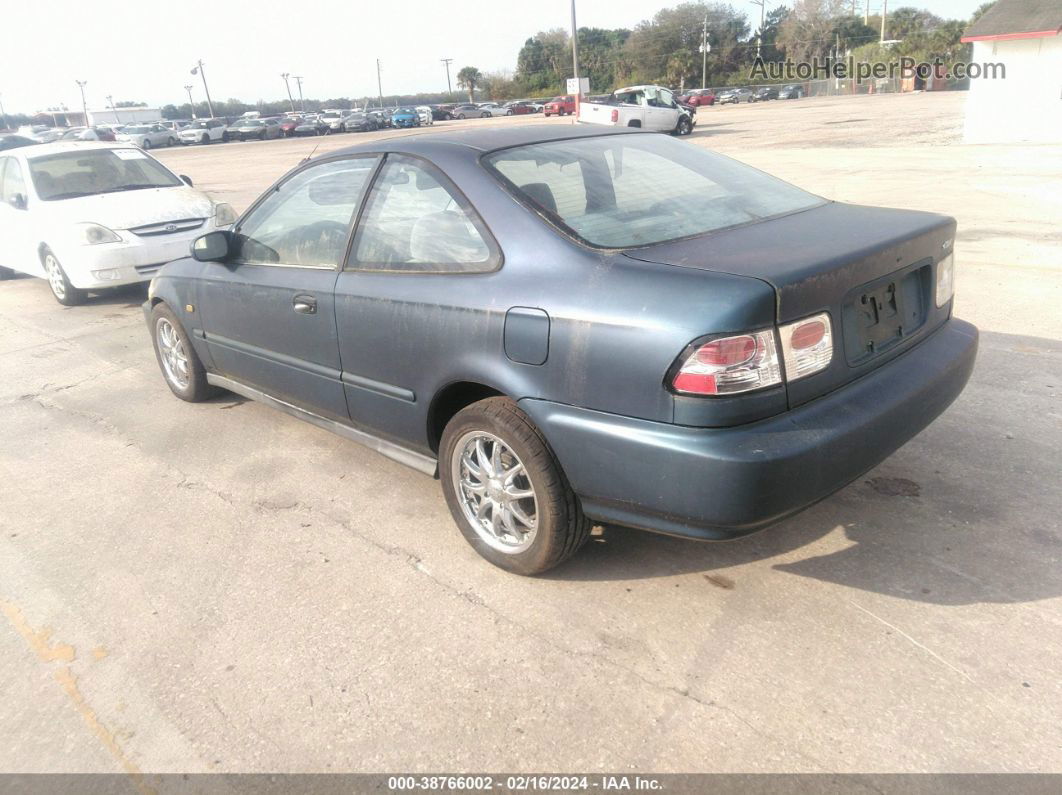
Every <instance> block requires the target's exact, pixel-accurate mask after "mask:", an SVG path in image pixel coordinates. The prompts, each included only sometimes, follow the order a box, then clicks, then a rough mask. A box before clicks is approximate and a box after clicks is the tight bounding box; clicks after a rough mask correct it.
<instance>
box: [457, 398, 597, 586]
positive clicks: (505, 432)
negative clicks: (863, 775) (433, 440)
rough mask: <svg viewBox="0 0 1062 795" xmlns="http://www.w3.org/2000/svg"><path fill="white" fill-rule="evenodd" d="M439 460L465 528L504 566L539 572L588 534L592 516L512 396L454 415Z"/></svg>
mask: <svg viewBox="0 0 1062 795" xmlns="http://www.w3.org/2000/svg"><path fill="white" fill-rule="evenodd" d="M439 468H440V473H439V475H440V480H441V481H442V487H443V494H444V495H445V497H446V503H447V505H448V506H449V508H450V513H451V515H452V516H453V518H454V521H455V522H457V526H458V528H459V529H460V530H461V534H462V535H463V536H464V537H465V540H466V541H468V543H469V544H470V545H471V546H472V548H473V549H475V550H476V552H478V553H479V554H480V555H481V556H482V557H484V558H486V559H487V560H488V561H490V562H491V563H493V564H494V565H495V566H498V567H499V568H502V569H505V570H506V571H511V572H513V573H515V574H522V575H534V574H541V573H542V572H544V571H547V570H549V569H551V568H553V567H554V566H556V565H558V564H560V563H561V562H563V561H565V560H567V559H568V558H570V557H571V556H572V555H574V554H575V553H576V552H577V551H578V550H579V548H580V547H582V545H583V544H584V543H586V540H587V539H588V538H589V537H590V527H591V524H590V521H589V520H588V519H587V518H586V517H585V516H584V515H583V512H582V508H581V507H580V505H579V500H578V498H577V497H576V496H575V493H574V492H573V491H572V489H571V486H569V485H568V480H567V478H565V476H564V472H563V471H562V470H561V468H560V465H559V464H558V463H557V460H556V459H555V458H554V456H553V452H552V451H551V450H550V448H549V446H548V445H547V444H546V440H545V439H544V438H543V437H542V434H541V433H540V432H539V431H538V429H537V428H536V427H535V426H534V424H532V422H531V420H530V419H529V418H528V416H527V415H526V414H524V412H523V411H521V410H520V408H519V407H518V406H517V405H516V404H515V403H514V402H513V401H511V400H509V399H508V398H501V397H496V398H488V399H487V400H481V401H479V402H477V403H473V404H472V405H471V406H468V407H466V408H464V409H462V410H461V411H459V412H458V413H457V414H456V415H454V417H453V419H451V420H450V422H449V423H448V424H447V426H446V429H445V430H444V431H443V436H442V441H441V442H440V445H439Z"/></svg>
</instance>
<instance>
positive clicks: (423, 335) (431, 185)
mask: <svg viewBox="0 0 1062 795" xmlns="http://www.w3.org/2000/svg"><path fill="white" fill-rule="evenodd" d="M500 265H501V251H500V249H499V248H498V245H497V243H496V242H495V241H494V239H493V237H492V236H491V234H490V232H489V231H488V230H487V228H486V225H485V224H484V223H483V221H482V220H481V219H480V218H479V216H478V214H477V213H476V212H475V210H474V209H473V208H472V207H471V205H470V204H469V203H468V201H467V199H465V198H464V196H463V195H462V194H461V193H460V191H458V190H457V188H456V187H455V186H454V185H453V183H451V182H450V180H449V179H448V178H447V177H446V176H445V175H444V174H443V173H442V172H441V171H440V170H439V169H437V168H436V167H435V166H433V165H432V164H430V163H429V162H428V161H426V160H422V159H420V158H414V157H410V156H407V155H388V156H387V159H386V161H385V162H384V164H383V166H382V167H381V169H380V172H379V175H378V176H377V178H376V180H375V181H374V184H373V187H372V189H371V191H370V192H369V195H368V197H367V199H366V203H365V208H364V209H363V210H362V213H361V220H360V222H359V225H358V229H357V231H356V233H355V236H354V241H353V244H352V246H351V252H350V256H349V258H348V260H347V264H346V267H345V268H344V270H343V271H342V272H341V273H340V274H339V278H338V280H337V281H336V328H337V329H338V333H339V348H340V353H341V356H342V360H343V386H344V389H345V391H346V397H347V408H348V410H349V411H350V417H351V420H353V421H354V423H355V424H356V425H358V426H361V427H363V428H366V429H368V430H371V431H373V432H374V433H375V434H376V435H379V436H383V437H385V438H388V439H391V440H394V441H399V442H404V443H405V444H406V445H412V446H414V447H419V448H421V449H423V450H425V451H426V450H427V412H428V407H429V404H430V403H431V400H432V397H433V395H434V394H435V392H436V390H437V389H438V388H439V387H440V386H441V385H440V384H439V383H438V379H440V378H442V377H443V376H442V375H441V373H442V372H443V370H444V367H445V365H446V364H448V363H453V362H454V361H456V360H457V359H458V358H459V357H461V356H473V355H475V353H476V352H477V351H479V350H483V349H485V348H488V347H489V345H490V340H492V339H493V336H491V335H494V334H496V333H497V329H496V328H494V327H493V326H492V324H491V322H490V320H491V318H490V317H489V313H487V312H485V311H484V310H483V309H482V306H481V304H480V303H479V298H480V296H481V291H482V290H484V289H489V285H488V282H489V280H491V279H493V278H494V277H495V273H494V272H495V271H497V269H498V268H499V267H500Z"/></svg>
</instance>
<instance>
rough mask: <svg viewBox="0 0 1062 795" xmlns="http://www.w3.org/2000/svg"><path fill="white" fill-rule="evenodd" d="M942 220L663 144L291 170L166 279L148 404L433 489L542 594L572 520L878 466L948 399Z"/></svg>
mask: <svg viewBox="0 0 1062 795" xmlns="http://www.w3.org/2000/svg"><path fill="white" fill-rule="evenodd" d="M954 240H955V221H954V220H953V219H951V218H948V217H946V216H941V215H935V214H930V213H925V212H914V211H908V210H892V209H881V208H875V207H862V206H856V205H851V204H840V203H836V202H831V201H827V200H825V199H822V198H819V197H818V196H814V195H812V194H810V193H807V192H805V191H803V190H800V189H799V188H796V187H794V186H792V185H790V184H787V183H785V182H782V181H780V180H778V179H775V178H773V177H770V176H768V175H766V174H763V173H761V172H759V171H756V170H754V169H752V168H749V167H747V166H745V165H742V164H740V163H738V162H735V161H733V160H730V159H728V158H726V157H722V156H720V155H717V154H713V153H712V152H710V151H707V150H706V149H703V148H701V147H698V146H695V145H691V144H689V143H686V142H685V141H679V140H676V139H674V138H671V137H669V136H666V135H660V134H655V133H647V132H641V131H638V130H626V131H623V130H620V131H613V130H602V129H600V128H592V127H589V126H577V127H556V126H538V125H535V126H530V125H529V126H521V127H517V128H506V129H498V128H483V129H479V130H464V131H458V132H454V133H445V134H432V135H416V136H404V137H396V138H391V139H387V140H374V141H371V142H365V143H363V144H361V145H358V146H354V147H351V148H347V149H343V150H341V151H338V152H334V153H331V154H329V155H327V156H323V157H320V158H315V159H312V160H309V161H307V162H304V163H303V164H301V165H300V166H298V167H297V168H295V169H294V170H292V171H291V172H289V173H288V174H286V175H284V176H283V177H282V178H281V179H280V180H279V181H278V182H277V183H276V184H275V185H274V186H273V187H271V188H270V189H269V190H268V191H267V192H266V193H264V194H263V195H262V196H261V198H259V199H258V200H257V201H256V202H255V203H254V204H253V205H251V207H250V208H249V209H248V210H247V211H246V212H245V213H244V214H243V216H242V217H241V218H240V219H239V220H238V221H237V223H236V224H235V225H234V226H233V228H232V229H231V230H229V231H218V232H211V233H209V234H206V235H204V236H202V237H200V238H198V239H197V240H196V241H195V242H194V243H193V244H192V250H191V256H189V257H188V258H186V259H181V260H177V261H176V262H171V263H169V264H168V265H166V266H165V267H164V268H163V269H162V270H161V271H160V272H159V273H158V275H157V276H156V277H155V279H154V281H153V282H152V285H151V288H150V292H149V298H148V301H147V303H146V304H145V306H144V310H145V313H146V316H147V321H148V325H149V328H150V332H151V339H152V340H153V343H154V346H155V351H156V354H157V357H158V361H159V364H160V367H161V369H162V373H163V375H164V377H165V380H166V383H167V384H168V385H169V388H170V389H171V390H172V391H173V393H174V394H175V395H177V396H178V397H179V398H182V399H184V400H189V401H197V400H203V399H204V398H206V397H208V396H210V395H211V394H212V393H214V392H215V391H216V390H218V389H225V390H230V391H232V392H235V393H238V394H240V395H244V396H247V397H249V398H253V399H256V400H260V401H263V402H265V403H267V404H269V405H272V406H274V407H276V408H279V409H281V410H283V411H286V412H289V413H291V414H294V415H296V416H298V417H301V418H302V419H305V420H307V421H309V422H311V423H314V424H316V425H318V426H321V427H324V428H328V429H330V430H332V431H334V432H336V433H338V434H341V435H343V436H345V437H347V438H349V439H352V440H354V441H357V442H361V443H363V444H366V445H369V446H371V447H372V448H374V449H376V450H378V451H379V452H381V453H383V454H384V455H387V456H390V457H391V458H394V459H397V460H398V461H401V462H403V463H405V464H408V465H410V466H412V467H415V468H416V469H418V470H420V471H422V472H424V473H426V474H428V475H431V476H434V477H437V478H438V479H439V480H440V481H441V484H442V489H443V493H444V495H445V498H446V501H447V503H448V505H449V508H450V511H451V513H452V514H453V518H454V520H455V522H456V523H457V525H458V527H459V528H460V530H461V532H462V534H463V535H464V537H465V538H466V539H467V540H468V542H469V543H470V544H471V545H472V546H473V547H474V548H475V549H476V550H477V551H478V552H479V553H480V554H481V555H482V556H483V557H485V558H487V559H488V560H489V561H491V562H492V563H494V564H496V565H498V566H501V567H502V568H505V569H507V570H509V571H513V572H517V573H521V574H535V573H539V572H543V571H545V570H547V569H549V568H551V567H552V566H555V565H557V564H558V563H560V562H562V561H564V560H565V559H567V558H568V557H570V556H571V555H573V554H574V553H575V552H576V551H577V550H578V549H579V547H580V546H581V545H582V544H583V543H584V542H585V541H586V539H587V537H588V535H589V532H590V528H591V526H592V525H593V524H595V523H612V524H620V525H626V526H631V527H637V528H644V529H647V530H652V531H658V532H663V533H668V534H672V535H679V536H686V537H691V538H699V539H727V538H733V537H737V536H741V535H743V534H746V533H749V532H751V531H753V530H756V529H758V528H762V527H765V526H767V525H770V524H772V523H774V522H777V521H779V520H780V519H783V518H785V517H787V516H790V515H791V514H793V513H795V512H797V511H799V510H801V509H802V508H805V507H807V506H808V505H811V504H812V503H814V502H816V501H818V500H821V499H823V498H825V497H827V496H829V495H830V494H831V493H833V492H834V491H836V490H837V489H839V488H841V487H842V486H844V485H845V484H846V483H848V482H850V481H852V480H853V479H855V478H856V477H858V476H859V475H860V474H862V473H863V472H865V471H867V470H868V469H870V468H871V467H873V466H875V465H876V464H878V463H879V462H880V461H882V460H883V459H884V458H885V457H887V456H888V455H890V454H891V453H892V452H893V451H894V450H896V449H897V448H898V447H900V446H901V445H902V444H904V443H905V442H906V441H907V440H909V439H910V438H911V437H912V436H914V435H915V434H917V433H918V432H919V431H920V430H921V429H922V428H924V427H925V426H926V425H927V424H929V423H930V422H931V421H932V420H933V419H934V418H935V417H937V416H938V415H939V414H940V413H941V412H942V411H944V410H945V409H946V408H947V407H948V405H949V404H950V403H951V402H952V401H953V400H954V399H955V398H956V396H958V395H959V393H960V392H961V391H962V389H963V387H964V386H965V384H966V382H967V379H968V378H969V375H970V372H971V369H972V367H973V364H974V358H975V355H976V350H977V330H976V329H975V328H974V327H973V326H971V325H970V324H969V323H965V322H963V321H962V320H959V319H957V318H955V317H954V316H953V315H952V304H953V299H952V295H953V285H954V259H953V254H952V244H953V241H954Z"/></svg>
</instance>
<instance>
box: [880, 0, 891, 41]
mask: <svg viewBox="0 0 1062 795" xmlns="http://www.w3.org/2000/svg"><path fill="white" fill-rule="evenodd" d="M888 13H889V0H881V40H882V41H885V15H886V14H888Z"/></svg>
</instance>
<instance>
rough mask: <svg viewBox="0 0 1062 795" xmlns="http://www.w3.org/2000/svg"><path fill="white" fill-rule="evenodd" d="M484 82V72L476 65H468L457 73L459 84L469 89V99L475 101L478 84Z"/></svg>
mask: <svg viewBox="0 0 1062 795" xmlns="http://www.w3.org/2000/svg"><path fill="white" fill-rule="evenodd" d="M481 82H483V73H482V72H480V71H479V70H478V69H477V68H476V67H474V66H466V67H464V68H463V69H462V70H461V71H460V72H458V73H457V85H459V86H461V88H467V89H468V101H469V102H475V101H476V98H475V93H476V86H478V85H479V84H480V83H481Z"/></svg>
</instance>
